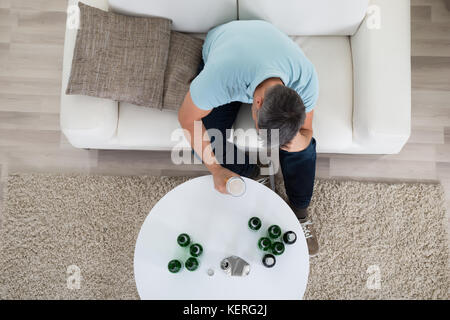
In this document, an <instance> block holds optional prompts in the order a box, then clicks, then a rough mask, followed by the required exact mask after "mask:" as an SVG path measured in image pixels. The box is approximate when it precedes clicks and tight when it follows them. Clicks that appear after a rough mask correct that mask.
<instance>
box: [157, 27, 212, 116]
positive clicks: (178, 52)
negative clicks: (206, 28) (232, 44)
mask: <svg viewBox="0 0 450 320" xmlns="http://www.w3.org/2000/svg"><path fill="white" fill-rule="evenodd" d="M202 46H203V40H201V39H198V38H196V37H193V36H190V35H187V34H184V33H180V32H176V31H172V34H171V37H170V50H169V60H168V62H167V69H166V73H165V75H164V103H163V105H164V107H163V108H164V109H168V110H178V109H179V108H180V106H181V104H182V103H183V100H184V97H185V95H186V93H187V92H188V91H189V85H190V83H191V81H192V80H193V79H194V78H195V77H196V76H197V71H198V65H199V63H200V61H201V59H202Z"/></svg>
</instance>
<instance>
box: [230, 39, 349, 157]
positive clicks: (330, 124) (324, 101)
mask: <svg viewBox="0 0 450 320" xmlns="http://www.w3.org/2000/svg"><path fill="white" fill-rule="evenodd" d="M292 39H293V40H294V41H295V42H296V43H297V44H298V45H299V46H300V47H301V48H302V49H303V51H304V52H305V54H306V56H307V57H308V58H309V59H310V60H311V62H312V63H313V64H314V66H315V68H316V71H317V74H318V77H319V99H318V101H317V105H316V106H315V108H314V120H313V130H314V137H315V138H316V140H317V149H318V151H320V152H339V151H340V150H344V149H346V148H347V147H349V146H350V145H351V144H352V140H353V139H352V132H353V131H352V111H353V68H352V57H351V49H350V40H349V37H346V36H342V37H340V36H336V37H292ZM254 127H255V125H254V122H253V120H252V118H251V110H250V106H248V107H245V106H243V107H242V108H241V110H240V112H239V115H238V118H237V120H236V122H235V126H234V128H235V130H234V141H235V143H236V144H237V145H238V147H239V148H241V149H247V150H255V148H257V146H258V142H257V139H256V130H255V129H254ZM237 129H240V130H237Z"/></svg>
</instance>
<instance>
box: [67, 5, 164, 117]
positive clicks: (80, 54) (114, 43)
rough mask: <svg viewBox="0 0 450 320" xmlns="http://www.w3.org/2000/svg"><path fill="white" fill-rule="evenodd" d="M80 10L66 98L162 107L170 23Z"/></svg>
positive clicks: (88, 8) (98, 11)
mask: <svg viewBox="0 0 450 320" xmlns="http://www.w3.org/2000/svg"><path fill="white" fill-rule="evenodd" d="M79 7H80V11H81V12H80V29H79V30H78V34H77V40H76V45H75V51H74V56H73V61H72V71H71V75H70V79H69V83H68V86H67V90H66V93H67V94H80V95H88V96H94V97H100V98H107V99H112V100H117V101H125V102H130V103H132V104H135V105H139V106H146V107H154V108H162V102H163V93H164V73H165V70H166V65H167V59H168V52H169V45H170V32H171V31H170V30H171V26H172V22H171V20H169V19H164V18H156V17H150V18H143V17H130V16H125V15H120V14H116V13H113V12H106V11H103V10H100V9H97V8H93V7H90V6H87V5H85V4H83V3H79Z"/></svg>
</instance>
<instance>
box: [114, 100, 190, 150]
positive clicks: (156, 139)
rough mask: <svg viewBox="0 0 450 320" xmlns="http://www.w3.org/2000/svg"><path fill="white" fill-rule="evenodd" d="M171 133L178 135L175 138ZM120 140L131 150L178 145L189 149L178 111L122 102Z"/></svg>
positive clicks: (161, 148)
mask: <svg viewBox="0 0 450 320" xmlns="http://www.w3.org/2000/svg"><path fill="white" fill-rule="evenodd" d="M172 134H174V135H176V136H175V138H176V139H174V140H172V139H171V137H172ZM117 143H118V144H119V145H125V146H128V147H129V149H146V150H170V149H172V147H174V146H176V145H178V146H179V145H180V143H181V145H182V146H183V147H184V148H190V145H189V144H188V142H187V140H186V139H185V138H184V137H183V135H182V131H181V127H180V124H179V122H178V113H177V112H176V111H168V110H158V109H155V108H142V107H139V106H136V105H133V104H130V103H120V104H119V123H118V127H117Z"/></svg>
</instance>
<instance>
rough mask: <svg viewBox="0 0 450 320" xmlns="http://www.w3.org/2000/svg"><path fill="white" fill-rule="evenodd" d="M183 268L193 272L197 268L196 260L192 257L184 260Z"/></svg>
mask: <svg viewBox="0 0 450 320" xmlns="http://www.w3.org/2000/svg"><path fill="white" fill-rule="evenodd" d="M184 266H185V267H186V269H188V270H189V271H195V270H197V268H198V260H197V259H196V258H194V257H190V258H189V259H187V260H186V262H185V263H184Z"/></svg>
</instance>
